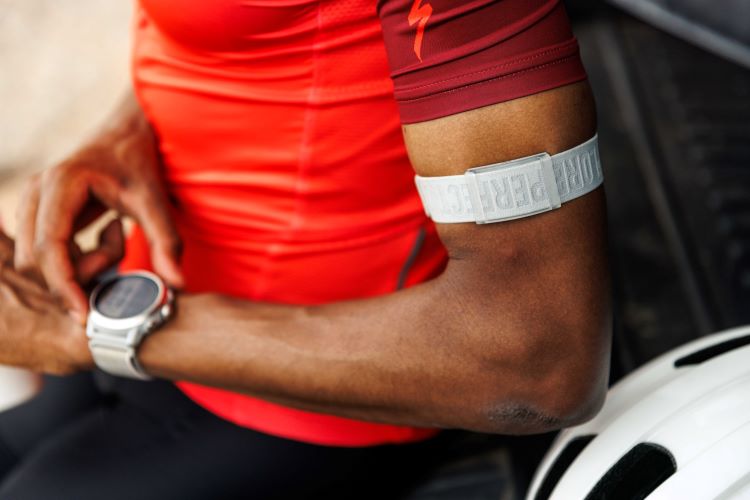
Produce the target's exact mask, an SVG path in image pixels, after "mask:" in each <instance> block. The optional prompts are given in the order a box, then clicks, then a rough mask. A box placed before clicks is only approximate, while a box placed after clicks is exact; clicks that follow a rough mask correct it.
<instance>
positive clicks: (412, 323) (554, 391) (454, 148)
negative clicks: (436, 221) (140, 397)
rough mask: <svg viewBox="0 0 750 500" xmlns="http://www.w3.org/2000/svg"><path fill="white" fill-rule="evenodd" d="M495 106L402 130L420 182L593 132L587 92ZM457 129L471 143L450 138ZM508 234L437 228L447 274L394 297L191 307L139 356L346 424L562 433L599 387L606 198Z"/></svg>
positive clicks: (192, 302) (163, 370)
mask: <svg viewBox="0 0 750 500" xmlns="http://www.w3.org/2000/svg"><path fill="white" fill-rule="evenodd" d="M523 101H526V102H523ZM519 107H520V110H523V112H520V113H519ZM491 108H493V109H490V108H485V109H482V110H477V111H475V112H470V113H466V114H463V115H459V116H456V117H450V118H449V119H450V120H458V121H461V120H464V123H463V124H462V126H461V127H456V125H455V123H454V124H450V123H449V124H447V125H445V122H443V125H441V123H440V122H441V121H440V120H438V121H435V122H430V123H429V124H420V125H418V126H413V127H410V130H409V129H407V131H406V138H407V144H408V145H409V146H410V153H411V156H412V162H413V163H414V164H415V166H418V167H419V168H421V169H422V171H423V172H424V171H429V169H430V168H431V167H430V165H431V162H433V163H434V164H435V165H437V164H438V163H439V162H445V161H450V162H451V164H452V165H454V167H455V169H456V170H457V171H463V170H465V169H466V168H468V167H471V166H476V165H478V164H482V163H491V162H496V161H502V160H506V159H510V158H516V157H519V156H525V155H528V154H533V153H537V152H539V151H540V150H547V151H549V152H550V153H556V152H558V151H562V150H564V149H567V148H569V147H572V146H574V145H576V144H579V143H581V142H583V141H585V140H586V139H588V138H589V137H590V136H591V134H593V130H594V128H595V124H594V116H593V104H592V102H591V96H590V94H589V93H588V88H587V87H583V86H580V85H579V86H571V87H568V88H565V89H559V90H557V91H554V92H549V93H546V94H542V95H538V96H532V97H530V98H526V99H524V100H518V101H516V102H511V103H504V104H502V105H498V106H494V107H491ZM504 113H505V114H506V115H507V116H506V118H507V120H505V119H503V114H504ZM519 117H522V118H521V119H519ZM511 118H512V119H511ZM561 118H565V119H561ZM535 124H536V125H535ZM417 127H421V128H417ZM457 129H460V130H462V131H463V133H465V134H467V135H468V137H459V138H454V136H453V135H452V134H449V133H447V132H448V131H455V130H457ZM439 139H445V140H444V141H442V142H441V140H439ZM420 141H422V142H424V144H419V142H420ZM467 145H468V146H467ZM435 168H437V166H436V167H435ZM570 221H573V222H570ZM592 225H593V227H594V229H593V230H592ZM498 226H500V225H498ZM502 226H503V228H501V229H500V228H486V229H484V230H483V232H482V233H481V237H477V238H474V239H472V238H471V237H466V235H465V234H462V233H461V229H460V228H459V227H456V228H453V227H448V228H446V227H443V228H441V233H440V234H441V237H442V239H443V241H444V242H445V243H446V246H447V247H448V249H449V252H450V257H451V260H450V262H449V265H448V267H447V269H446V271H445V272H444V274H443V275H441V276H440V277H439V278H438V279H436V280H433V281H431V282H429V283H425V284H422V285H420V286H418V287H414V288H412V289H409V290H405V291H401V292H398V293H394V294H392V295H389V296H385V297H380V298H376V299H368V300H360V301H352V302H345V303H338V304H331V305H326V306H320V307H292V306H275V305H261V304H253V303H250V302H245V301H240V300H232V299H229V298H224V297H207V296H195V297H184V299H183V301H182V303H181V304H180V312H179V314H178V316H177V319H176V321H175V322H174V323H172V324H171V325H169V326H168V327H166V328H165V329H164V330H163V331H160V332H158V333H156V334H154V335H153V336H152V337H150V338H149V339H148V340H147V341H146V342H145V343H144V344H143V346H142V349H141V352H140V358H141V360H142V362H143V363H144V366H145V367H146V369H147V370H148V371H151V372H152V373H154V374H155V375H157V376H161V377H165V378H170V379H179V380H190V381H194V382H199V383H203V384H207V385H213V386H219V387H224V388H228V389H231V390H235V391H239V392H245V393H248V394H252V395H255V396H258V397H261V398H265V399H268V400H272V401H276V402H280V403H283V404H287V405H289V406H294V407H298V408H303V409H309V410H315V411H320V412H325V413H332V414H337V415H342V416H347V417H354V418H361V419H367V420H375V421H383V422H389V423H401V424H415V425H437V426H448V427H464V428H471V429H477V430H485V431H487V430H492V431H496V432H533V431H539V430H546V429H549V428H553V427H558V426H560V425H563V424H565V423H566V419H572V420H575V419H578V418H580V417H581V416H582V415H587V414H589V413H590V412H591V410H592V408H593V409H595V407H596V405H597V404H598V403H599V399H600V397H601V394H602V389H603V387H604V386H605V385H606V357H607V353H608V349H609V340H608V321H609V302H608V293H609V292H608V277H607V270H606V268H607V264H606V252H605V249H604V246H605V244H604V234H605V231H604V228H603V226H604V211H603V195H602V193H601V191H597V192H595V193H592V194H591V195H589V196H586V197H584V198H581V199H579V200H576V201H575V202H572V203H569V204H567V205H566V208H565V210H560V211H556V212H551V213H548V214H544V215H543V216H537V217H533V218H529V219H526V220H524V221H523V222H511V223H506V224H504V225H502ZM472 234H473V233H472ZM490 247H492V248H490ZM498 248H501V249H503V250H502V251H501V252H500V254H499V256H498ZM584 255H585V256H586V259H587V260H586V262H585V263H582V262H581V260H580V259H581V256H584ZM571 277H572V278H571ZM592 387H595V390H592V389H591V388H592ZM586 391H590V394H589V393H586ZM584 393H585V394H584Z"/></svg>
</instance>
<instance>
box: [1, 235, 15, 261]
mask: <svg viewBox="0 0 750 500" xmlns="http://www.w3.org/2000/svg"><path fill="white" fill-rule="evenodd" d="M14 245H15V244H14V243H13V240H12V239H10V238H9V237H8V235H6V234H5V233H4V232H3V231H2V229H1V228H0V261H2V262H5V263H7V264H12V263H13V253H14V249H13V247H14Z"/></svg>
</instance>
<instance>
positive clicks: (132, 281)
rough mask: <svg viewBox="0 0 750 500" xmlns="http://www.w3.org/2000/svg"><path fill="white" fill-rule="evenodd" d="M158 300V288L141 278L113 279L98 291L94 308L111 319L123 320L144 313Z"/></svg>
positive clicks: (152, 282)
mask: <svg viewBox="0 0 750 500" xmlns="http://www.w3.org/2000/svg"><path fill="white" fill-rule="evenodd" d="M158 298H159V286H158V285H157V284H156V283H154V281H153V280H150V279H148V278H144V277H143V276H124V277H120V278H117V279H115V280H114V281H112V282H110V283H109V284H107V285H106V286H105V287H104V288H102V289H101V290H100V291H99V294H98V295H97V296H96V302H94V307H95V308H96V310H97V311H98V312H99V313H100V314H102V315H104V316H106V317H108V318H112V319H125V318H132V317H133V316H138V315H139V314H142V313H145V312H147V311H148V310H149V308H150V307H151V306H152V305H153V304H154V302H156V300H157V299H158Z"/></svg>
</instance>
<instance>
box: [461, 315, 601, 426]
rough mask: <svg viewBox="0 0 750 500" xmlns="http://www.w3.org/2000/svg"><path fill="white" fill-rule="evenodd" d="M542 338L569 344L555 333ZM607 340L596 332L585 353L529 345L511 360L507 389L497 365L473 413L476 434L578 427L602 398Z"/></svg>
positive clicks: (504, 372)
mask: <svg viewBox="0 0 750 500" xmlns="http://www.w3.org/2000/svg"><path fill="white" fill-rule="evenodd" d="M544 337H545V338H547V339H550V338H553V339H560V338H563V339H566V338H567V339H570V337H569V336H567V335H560V332H559V331H558V332H556V334H554V335H545V336H544ZM609 337H610V336H609V330H608V329H602V330H601V331H598V332H596V334H595V335H592V336H589V337H588V338H589V341H590V342H589V344H588V345H587V346H586V347H585V348H581V347H579V346H580V345H581V344H580V343H576V342H573V341H572V340H569V341H567V342H564V344H566V345H561V342H559V341H556V342H541V343H537V344H534V343H533V342H532V343H531V344H532V345H527V346H525V349H524V350H523V351H524V353H523V354H518V355H517V356H516V363H515V364H516V368H515V372H514V374H513V380H512V381H511V382H510V383H509V381H508V380H507V378H508V376H509V372H508V370H507V368H505V369H501V368H500V367H499V362H498V368H497V369H496V370H495V371H494V376H493V375H489V376H488V379H487V383H486V384H484V385H485V389H484V390H483V391H482V395H481V398H480V402H479V404H478V405H477V406H476V407H475V408H476V412H475V415H474V417H475V419H476V422H477V424H478V425H477V429H476V430H479V431H480V432H488V433H497V434H519V435H520V434H539V433H544V432H550V431H555V430H560V429H563V428H566V427H571V426H575V425H580V424H582V423H585V422H587V421H588V420H590V419H592V418H593V417H595V416H596V415H597V413H598V412H599V410H601V408H602V406H603V405H604V400H605V397H606V393H607V387H608V379H609V357H610V341H609ZM574 346H575V347H574ZM505 359H506V365H507V357H506V358H505ZM501 378H502V380H501Z"/></svg>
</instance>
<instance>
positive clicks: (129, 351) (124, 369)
mask: <svg viewBox="0 0 750 500" xmlns="http://www.w3.org/2000/svg"><path fill="white" fill-rule="evenodd" d="M89 348H90V349H91V354H92V355H93V357H94V362H95V363H96V366H98V367H99V368H101V369H102V370H104V371H105V372H107V373H110V374H112V375H117V376H120V377H128V378H135V379H139V380H150V379H151V377H150V376H149V375H148V374H147V373H146V372H145V371H144V370H143V368H142V367H141V366H140V364H139V363H138V358H137V357H136V353H135V348H133V347H129V346H126V345H124V343H119V345H118V342H114V341H113V342H109V341H103V340H102V339H96V340H91V341H90V342H89Z"/></svg>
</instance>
